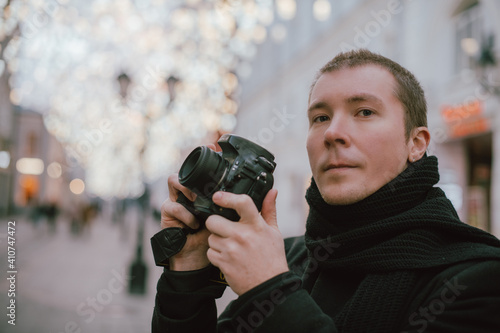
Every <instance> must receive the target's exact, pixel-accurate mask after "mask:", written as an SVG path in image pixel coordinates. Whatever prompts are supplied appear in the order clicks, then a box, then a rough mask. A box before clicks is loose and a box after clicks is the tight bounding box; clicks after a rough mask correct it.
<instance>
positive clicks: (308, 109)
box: [307, 102, 329, 113]
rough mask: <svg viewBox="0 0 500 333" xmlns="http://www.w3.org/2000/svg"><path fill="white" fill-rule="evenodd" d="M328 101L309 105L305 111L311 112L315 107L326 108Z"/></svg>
mask: <svg viewBox="0 0 500 333" xmlns="http://www.w3.org/2000/svg"><path fill="white" fill-rule="evenodd" d="M328 108H329V106H328V103H326V102H317V103H314V104H313V105H311V106H310V107H309V108H307V113H309V112H312V111H313V110H316V109H328Z"/></svg>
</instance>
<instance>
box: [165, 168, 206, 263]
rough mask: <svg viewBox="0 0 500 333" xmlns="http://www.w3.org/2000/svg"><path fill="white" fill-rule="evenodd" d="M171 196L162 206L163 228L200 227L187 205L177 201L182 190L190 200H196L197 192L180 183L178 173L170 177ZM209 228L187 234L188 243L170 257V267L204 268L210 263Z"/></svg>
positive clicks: (169, 189)
mask: <svg viewBox="0 0 500 333" xmlns="http://www.w3.org/2000/svg"><path fill="white" fill-rule="evenodd" d="M168 192H169V198H168V199H167V200H165V201H164V202H163V204H162V206H161V228H162V229H164V228H170V227H182V228H185V227H186V226H188V227H189V228H191V229H198V228H199V227H200V225H199V222H198V221H197V220H196V218H195V217H194V215H193V214H191V213H190V212H189V211H188V210H187V209H186V207H184V206H183V205H181V204H180V203H178V202H176V201H177V198H178V197H179V192H182V193H183V194H184V195H185V196H186V197H187V198H188V199H189V200H191V201H194V199H195V198H196V194H194V193H193V192H191V191H190V190H189V189H188V188H186V187H184V186H182V185H181V184H180V183H179V178H178V175H177V174H173V175H170V176H169V177H168ZM208 235H210V232H209V231H208V230H207V229H202V230H200V231H198V232H197V233H195V234H189V235H187V240H186V244H185V245H184V247H183V248H182V250H181V251H180V252H179V253H177V254H176V255H175V256H173V257H172V258H170V269H171V270H173V271H193V270H197V269H201V268H204V267H206V266H208V265H209V264H210V262H209V260H208V258H207V250H208Z"/></svg>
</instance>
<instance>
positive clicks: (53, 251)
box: [0, 209, 161, 333]
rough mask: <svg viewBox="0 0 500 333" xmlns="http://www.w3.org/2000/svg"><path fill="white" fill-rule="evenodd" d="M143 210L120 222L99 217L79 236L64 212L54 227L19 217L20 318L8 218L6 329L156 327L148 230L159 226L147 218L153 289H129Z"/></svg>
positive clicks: (138, 331)
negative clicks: (10, 277)
mask: <svg viewBox="0 0 500 333" xmlns="http://www.w3.org/2000/svg"><path fill="white" fill-rule="evenodd" d="M138 215H139V214H138V211H137V209H131V210H130V211H129V212H128V214H127V215H126V219H125V224H124V225H123V227H120V226H119V225H118V224H116V223H115V224H113V223H112V222H111V221H109V219H108V220H107V219H105V218H103V217H102V216H99V217H98V218H96V220H94V222H93V225H92V227H91V229H90V230H89V232H87V233H86V234H82V235H78V236H76V235H74V234H72V233H71V232H70V231H71V230H70V224H69V222H68V221H66V220H64V218H59V219H58V221H57V228H56V231H55V233H51V232H50V231H49V229H48V228H47V225H46V224H45V223H44V222H42V223H40V224H39V225H38V226H37V227H34V226H33V224H32V223H31V222H30V221H28V220H27V219H26V218H19V219H16V234H15V237H16V264H17V271H18V273H17V280H16V297H15V300H16V325H15V326H12V325H9V324H8V323H7V321H8V320H9V318H8V317H7V315H6V314H7V309H6V305H8V302H9V298H8V295H7V292H8V287H9V285H8V281H7V279H6V276H7V270H8V269H7V246H8V244H7V238H6V233H7V221H8V220H7V219H6V218H3V220H1V221H0V228H1V229H0V269H1V272H2V274H1V276H2V279H1V280H0V304H1V305H2V307H1V308H2V309H3V310H2V314H1V316H0V318H1V319H0V332H22V333H26V332H40V333H45V332H47V333H66V332H72V333H76V332H80V333H87V332H88V333H99V332H103V333H104V332H106V333H114V332H117V333H118V332H120V333H128V332H131V333H142V332H150V322H151V314H152V310H153V306H154V296H155V288H156V281H157V280H158V277H159V276H160V274H161V269H160V268H158V267H156V266H154V264H153V260H152V254H151V250H150V247H149V237H150V236H151V235H152V234H154V232H155V231H156V229H157V228H158V227H159V225H158V224H157V223H155V222H154V221H152V220H149V221H145V237H144V242H145V248H144V255H143V257H144V260H145V262H146V263H147V265H148V278H147V292H146V294H145V295H131V294H130V293H129V292H128V283H129V282H128V279H129V278H128V276H129V267H130V263H131V262H132V261H133V259H134V257H135V252H136V250H135V248H136V238H137V233H136V230H137V227H136V226H137V221H138V217H139V216H138Z"/></svg>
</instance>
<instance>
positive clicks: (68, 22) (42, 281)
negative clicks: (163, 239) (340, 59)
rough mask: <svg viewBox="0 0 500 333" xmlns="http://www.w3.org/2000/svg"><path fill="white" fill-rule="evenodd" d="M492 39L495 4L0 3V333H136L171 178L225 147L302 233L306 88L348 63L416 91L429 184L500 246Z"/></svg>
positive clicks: (353, 0)
mask: <svg viewBox="0 0 500 333" xmlns="http://www.w3.org/2000/svg"><path fill="white" fill-rule="evenodd" d="M499 36H500V2H499V1H497V0H441V1H433V0H304V1H302V0H301V1H298V0H174V1H166V0H89V1H83V0H0V305H1V306H2V308H3V309H4V310H3V313H2V314H1V316H0V318H3V319H1V320H0V332H31V331H36V332H53V333H65V332H75V333H77V332H80V333H82V332H83V333H86V332H91V333H99V332H103V333H104V332H107V333H110V332H149V331H150V319H151V314H152V310H153V307H154V296H155V287H156V281H157V280H158V277H159V276H160V274H161V269H160V268H158V267H155V266H154V264H153V258H152V253H151V249H150V246H149V238H150V237H151V236H152V235H153V234H154V233H155V232H157V231H158V230H159V228H160V226H159V209H160V206H161V203H162V202H163V201H164V200H165V199H166V198H167V196H168V189H167V186H166V183H167V177H168V175H170V174H171V173H173V172H177V170H178V169H179V167H180V165H181V163H182V162H183V161H184V159H185V157H186V156H187V154H188V153H189V152H190V151H191V150H192V149H193V148H195V147H196V146H198V145H205V144H208V143H215V142H216V141H217V140H218V138H219V137H220V136H221V135H222V134H225V133H234V134H237V135H240V136H243V137H245V138H248V139H250V140H252V141H254V142H255V143H257V144H260V145H262V146H263V147H265V148H266V149H268V150H269V151H271V152H272V153H273V154H274V155H275V157H276V162H277V168H276V171H275V173H274V177H275V185H274V186H275V187H276V188H277V189H278V191H279V193H280V194H279V195H278V199H277V209H278V223H279V226H280V230H281V231H282V233H283V236H284V237H288V236H295V235H300V234H302V233H303V232H304V230H305V218H306V216H307V205H306V203H305V200H304V194H305V189H306V188H307V187H308V185H309V182H310V177H311V172H310V170H309V164H308V159H307V153H306V149H305V140H306V135H307V129H308V124H307V119H306V110H307V102H308V101H307V99H308V93H309V88H310V84H311V82H312V81H313V79H314V76H315V73H316V71H317V70H318V69H319V68H320V67H321V66H322V65H324V64H325V63H326V62H327V61H328V60H330V59H331V58H333V57H334V56H335V55H336V54H338V53H339V52H342V51H347V50H351V49H356V48H368V49H370V50H372V51H374V52H377V53H380V54H382V55H384V56H387V57H389V58H391V59H393V60H395V61H397V62H399V63H400V64H402V65H403V66H405V67H406V68H408V69H409V70H410V71H412V72H413V73H414V74H415V75H416V77H417V78H418V79H419V80H420V82H421V83H422V85H423V87H424V90H425V93H426V97H427V101H428V122H429V129H430V132H431V136H432V138H431V144H430V147H429V150H428V153H429V154H431V155H436V156H437V157H438V159H439V168H440V174H441V180H440V182H439V184H438V186H440V187H442V188H443V190H444V191H445V192H446V194H447V196H448V197H449V198H450V200H451V201H452V203H453V204H454V206H455V208H456V209H457V212H458V214H459V216H460V218H461V220H462V221H463V222H465V223H469V224H471V225H474V226H476V227H478V228H481V229H484V230H487V231H489V232H491V233H493V234H494V235H496V236H497V237H499V236H500V116H499V114H500V64H499V59H500V41H499V40H498V39H499ZM10 221H15V225H14V223H9V222H10ZM9 227H11V228H10V229H9ZM9 237H10V238H9ZM9 247H10V249H9ZM10 265H13V267H14V269H13V268H11V267H9V266H10ZM12 270H15V272H16V273H8V272H9V271H12ZM11 275H14V279H13V280H12V279H11V280H9V279H8V278H10V277H11ZM12 286H14V287H15V295H13V294H11V292H9V290H11V287H12ZM232 298H234V294H233V293H232V292H231V291H230V290H228V291H227V293H226V294H225V295H224V296H223V298H222V299H221V300H219V301H218V304H219V305H220V306H219V312H220V311H221V310H222V309H223V308H224V306H225V305H226V304H227V302H228V301H230V300H231V299H232ZM13 300H14V301H15V305H16V307H15V323H16V325H15V326H14V325H11V324H9V320H12V319H11V318H10V317H9V316H8V314H9V313H12V311H11V310H10V309H8V308H7V307H8V306H10V304H11V302H12V301H13Z"/></svg>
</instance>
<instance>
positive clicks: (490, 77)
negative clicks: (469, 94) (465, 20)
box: [476, 34, 500, 96]
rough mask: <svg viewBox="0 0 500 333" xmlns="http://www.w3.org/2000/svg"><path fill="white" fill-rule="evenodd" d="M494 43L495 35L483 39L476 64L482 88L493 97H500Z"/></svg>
mask: <svg viewBox="0 0 500 333" xmlns="http://www.w3.org/2000/svg"><path fill="white" fill-rule="evenodd" d="M494 43H495V36H494V35H493V34H490V35H488V37H484V38H482V40H481V44H480V48H479V56H478V57H477V59H476V64H477V72H478V81H479V84H480V85H481V87H483V89H484V90H485V91H487V92H489V93H491V94H493V95H496V96H500V76H499V75H498V68H497V60H496V57H495V50H494ZM495 74H496V75H495Z"/></svg>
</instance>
